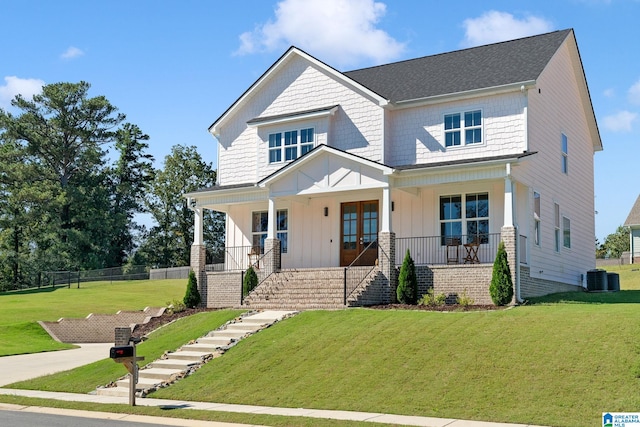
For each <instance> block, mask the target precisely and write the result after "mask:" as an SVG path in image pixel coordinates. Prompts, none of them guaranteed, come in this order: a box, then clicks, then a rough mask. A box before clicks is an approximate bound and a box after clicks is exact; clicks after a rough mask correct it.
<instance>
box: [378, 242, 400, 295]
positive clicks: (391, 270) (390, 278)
mask: <svg viewBox="0 0 640 427" xmlns="http://www.w3.org/2000/svg"><path fill="white" fill-rule="evenodd" d="M395 263H396V233H394V232H392V231H391V232H383V233H378V265H379V266H380V271H381V272H382V275H383V276H384V277H386V279H387V283H386V285H385V289H384V293H383V298H384V299H385V301H383V303H384V304H390V303H393V302H395V301H396V288H397V287H398V275H397V272H396V265H395Z"/></svg>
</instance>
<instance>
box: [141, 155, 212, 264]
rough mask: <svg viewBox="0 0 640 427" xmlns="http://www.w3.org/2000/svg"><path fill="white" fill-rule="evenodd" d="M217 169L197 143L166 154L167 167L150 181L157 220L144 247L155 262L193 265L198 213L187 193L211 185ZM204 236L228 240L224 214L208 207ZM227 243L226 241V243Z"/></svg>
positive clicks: (151, 207)
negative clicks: (190, 203)
mask: <svg viewBox="0 0 640 427" xmlns="http://www.w3.org/2000/svg"><path fill="white" fill-rule="evenodd" d="M215 180H216V173H215V171H214V170H213V168H212V166H211V164H210V163H206V162H205V161H204V160H202V157H201V156H200V154H198V152H197V151H196V148H195V147H193V146H190V147H186V146H183V145H175V146H173V147H172V148H171V154H169V155H168V156H166V157H165V160H164V167H163V169H161V170H159V171H158V172H157V173H156V176H155V178H154V180H153V181H152V182H151V185H150V195H149V197H148V199H147V208H148V210H149V212H150V213H151V215H152V216H153V219H154V221H155V223H156V225H154V226H153V227H152V228H151V230H149V233H148V235H147V236H146V239H145V242H144V244H143V246H142V247H141V251H142V252H143V253H144V254H145V256H146V258H147V259H148V260H149V263H150V264H151V265H155V266H162V267H170V266H184V265H189V258H190V256H191V244H192V243H193V227H194V213H193V211H191V209H189V206H188V205H187V200H186V198H185V197H184V194H186V193H189V192H192V191H195V190H198V189H201V188H205V187H210V186H212V185H213V184H214V183H215ZM203 217H204V239H205V242H207V243H209V244H214V245H216V244H218V245H219V244H220V242H224V240H223V239H224V217H223V216H222V215H221V214H220V213H214V212H212V211H208V210H205V212H204V215H203ZM222 246H224V243H222Z"/></svg>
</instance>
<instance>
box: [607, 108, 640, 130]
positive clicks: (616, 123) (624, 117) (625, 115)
mask: <svg viewBox="0 0 640 427" xmlns="http://www.w3.org/2000/svg"><path fill="white" fill-rule="evenodd" d="M637 117H638V115H637V114H636V113H632V112H630V111H620V112H618V113H616V114H612V115H610V116H606V117H605V118H604V120H603V123H604V127H605V128H607V129H609V130H610V131H612V132H631V128H632V126H633V122H634V121H635V119H636V118H637Z"/></svg>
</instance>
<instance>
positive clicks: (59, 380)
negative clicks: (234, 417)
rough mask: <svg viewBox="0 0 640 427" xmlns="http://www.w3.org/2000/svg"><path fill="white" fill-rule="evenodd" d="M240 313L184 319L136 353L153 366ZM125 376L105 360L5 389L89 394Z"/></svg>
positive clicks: (120, 368) (155, 335)
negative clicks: (167, 351)
mask: <svg viewBox="0 0 640 427" xmlns="http://www.w3.org/2000/svg"><path fill="white" fill-rule="evenodd" d="M240 313H242V311H240V310H221V311H209V312H202V313H198V314H194V315H193V316H188V317H184V318H182V319H179V320H177V321H176V322H174V323H172V324H170V325H167V326H165V327H163V328H160V329H158V330H156V331H155V332H153V333H151V334H150V336H149V339H148V340H147V341H144V342H142V343H140V344H139V345H138V346H137V348H136V352H137V354H138V356H144V357H145V362H146V363H150V362H153V361H154V360H156V359H159V358H160V356H162V354H163V353H164V352H165V351H166V350H176V349H177V348H179V347H181V346H182V345H183V344H185V343H187V342H189V341H190V340H193V339H196V338H198V337H201V336H203V335H205V334H206V333H207V332H209V331H212V330H214V329H217V328H218V327H220V325H223V324H224V323H226V322H228V321H229V320H231V319H233V318H235V317H236V316H238V315H239V314H240ZM145 362H143V363H141V364H140V366H143V365H144V363H145ZM126 373H127V371H126V369H124V368H123V366H122V365H121V364H119V363H115V362H114V361H113V360H111V359H108V358H106V359H103V360H99V361H97V362H94V363H91V364H89V365H85V366H81V367H79V368H76V369H73V370H70V371H65V372H59V373H57V374H52V375H47V376H44V377H40V378H36V379H33V380H28V381H21V382H18V383H14V384H11V385H8V386H5V388H17V389H27V390H45V391H66V392H70V393H88V392H90V391H93V390H95V389H96V387H97V386H101V385H106V384H108V383H110V382H111V381H114V380H116V379H117V378H119V377H121V376H123V375H125V374H126Z"/></svg>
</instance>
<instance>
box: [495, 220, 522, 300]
mask: <svg viewBox="0 0 640 427" xmlns="http://www.w3.org/2000/svg"><path fill="white" fill-rule="evenodd" d="M500 238H501V239H502V241H503V242H504V249H505V251H506V252H507V262H508V263H509V271H510V272H511V282H513V288H514V289H513V299H512V300H511V304H516V298H517V296H518V293H519V292H518V289H517V286H518V282H517V278H518V272H519V271H520V268H519V267H520V264H519V261H518V229H517V228H516V227H514V226H510V227H509V226H506V225H505V226H504V227H502V229H501V230H500Z"/></svg>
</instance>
